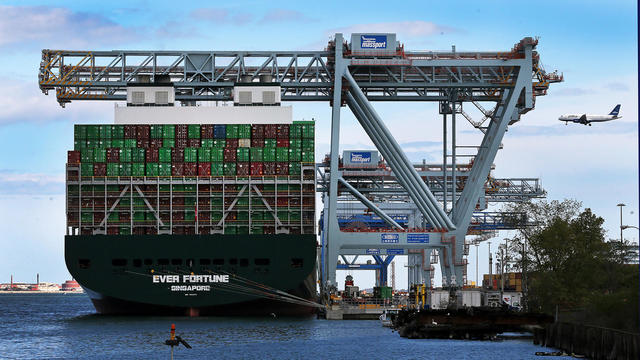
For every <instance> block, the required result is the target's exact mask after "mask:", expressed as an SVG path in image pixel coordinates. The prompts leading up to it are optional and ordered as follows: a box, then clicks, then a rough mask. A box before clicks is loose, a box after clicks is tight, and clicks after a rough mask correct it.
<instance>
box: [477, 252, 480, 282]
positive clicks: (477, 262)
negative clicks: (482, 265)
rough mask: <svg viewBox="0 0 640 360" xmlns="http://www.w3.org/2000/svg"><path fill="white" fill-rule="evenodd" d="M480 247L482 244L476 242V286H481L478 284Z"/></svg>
mask: <svg viewBox="0 0 640 360" xmlns="http://www.w3.org/2000/svg"><path fill="white" fill-rule="evenodd" d="M478 245H480V244H479V243H478V242H476V286H480V283H479V282H478Z"/></svg>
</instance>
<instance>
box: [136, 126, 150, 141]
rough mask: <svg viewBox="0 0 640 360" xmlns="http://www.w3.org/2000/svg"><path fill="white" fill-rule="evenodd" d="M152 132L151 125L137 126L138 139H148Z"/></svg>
mask: <svg viewBox="0 0 640 360" xmlns="http://www.w3.org/2000/svg"><path fill="white" fill-rule="evenodd" d="M150 130H151V126H150V125H136V139H138V140H140V139H148V138H149V131H150Z"/></svg>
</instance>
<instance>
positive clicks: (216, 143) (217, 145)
mask: <svg viewBox="0 0 640 360" xmlns="http://www.w3.org/2000/svg"><path fill="white" fill-rule="evenodd" d="M225 146H227V141H226V140H221V139H213V147H215V148H224V147H225Z"/></svg>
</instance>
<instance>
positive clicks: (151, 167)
mask: <svg viewBox="0 0 640 360" xmlns="http://www.w3.org/2000/svg"><path fill="white" fill-rule="evenodd" d="M145 174H146V175H147V176H158V163H147V167H146V171H145Z"/></svg>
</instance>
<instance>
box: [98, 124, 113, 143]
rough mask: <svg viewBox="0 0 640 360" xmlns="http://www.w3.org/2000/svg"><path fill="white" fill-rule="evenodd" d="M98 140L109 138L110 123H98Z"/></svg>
mask: <svg viewBox="0 0 640 360" xmlns="http://www.w3.org/2000/svg"><path fill="white" fill-rule="evenodd" d="M99 131H100V140H111V125H100V130H99Z"/></svg>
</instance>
